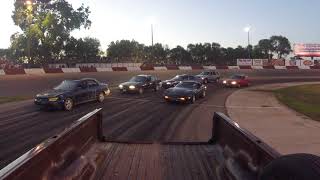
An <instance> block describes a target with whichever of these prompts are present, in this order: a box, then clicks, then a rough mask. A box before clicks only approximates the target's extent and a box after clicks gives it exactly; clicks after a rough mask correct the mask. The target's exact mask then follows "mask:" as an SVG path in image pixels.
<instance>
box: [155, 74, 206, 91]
mask: <svg viewBox="0 0 320 180" xmlns="http://www.w3.org/2000/svg"><path fill="white" fill-rule="evenodd" d="M183 81H197V82H200V83H202V79H201V78H200V77H197V76H194V75H188V74H181V75H176V76H175V77H174V78H172V79H169V80H165V81H163V82H161V87H162V88H164V89H168V88H171V87H174V86H176V85H177V84H179V83H180V82H183Z"/></svg>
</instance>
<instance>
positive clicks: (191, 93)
mask: <svg viewBox="0 0 320 180" xmlns="http://www.w3.org/2000/svg"><path fill="white" fill-rule="evenodd" d="M206 89H207V88H206V86H205V85H203V84H201V83H199V82H196V81H184V82H180V83H179V84H177V85H176V86H175V87H173V88H169V89H167V90H166V91H165V92H164V93H163V98H164V99H165V100H166V101H167V102H189V103H194V102H195V101H196V99H198V98H204V97H205V96H206Z"/></svg>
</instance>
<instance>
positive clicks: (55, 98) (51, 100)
mask: <svg viewBox="0 0 320 180" xmlns="http://www.w3.org/2000/svg"><path fill="white" fill-rule="evenodd" d="M58 99H59V98H58V97H52V98H49V101H50V102H55V101H57V100H58Z"/></svg>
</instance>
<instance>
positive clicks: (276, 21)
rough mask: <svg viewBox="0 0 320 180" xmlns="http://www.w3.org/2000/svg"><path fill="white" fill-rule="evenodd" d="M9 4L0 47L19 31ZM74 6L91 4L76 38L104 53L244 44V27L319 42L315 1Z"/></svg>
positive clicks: (3, 11)
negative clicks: (119, 45) (126, 46)
mask: <svg viewBox="0 0 320 180" xmlns="http://www.w3.org/2000/svg"><path fill="white" fill-rule="evenodd" d="M13 2H14V1H13V0H10V1H7V0H6V1H4V0H2V2H1V6H0V15H1V19H0V23H1V25H2V27H1V28H0V40H1V41H0V48H7V47H8V46H9V44H10V35H11V34H13V33H14V32H17V31H19V28H18V27H16V26H14V24H13V21H12V19H11V15H12V11H13ZM69 2H71V3H72V4H73V6H74V7H75V8H77V7H79V5H81V3H84V4H85V5H88V6H90V10H91V12H92V13H91V15H90V19H91V20H92V22H93V23H92V26H91V28H90V29H89V30H80V31H75V32H73V33H72V34H73V35H74V36H76V37H85V36H90V37H95V38H98V39H99V40H100V42H101V45H102V49H103V50H105V49H106V48H107V45H108V44H109V43H110V42H111V41H115V40H121V39H130V40H131V39H135V40H137V41H139V42H141V43H144V44H147V45H150V44H151V33H150V24H151V23H153V24H154V41H155V42H159V43H162V44H168V45H169V47H174V46H176V45H182V46H184V47H186V46H187V44H188V43H198V42H202V43H203V42H218V43H220V44H221V45H222V46H225V47H228V46H231V47H236V46H237V45H242V46H246V45H247V35H246V33H245V32H244V30H243V29H244V27H246V26H248V25H250V26H251V27H252V32H251V35H252V36H251V38H252V43H253V44H256V43H257V41H258V40H259V39H262V38H269V37H270V36H271V35H284V36H286V37H288V38H289V40H290V41H291V43H298V42H301V43H320V23H319V22H320V21H319V17H320V13H319V7H320V1H319V0H308V1H306V0H281V1H279V0H268V1H260V0H228V1H222V0H220V1H218V0H171V1H170V0H161V1H155V0H149V1H147V0H117V1H111V0H69Z"/></svg>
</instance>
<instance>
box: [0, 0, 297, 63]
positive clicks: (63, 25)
mask: <svg viewBox="0 0 320 180" xmlns="http://www.w3.org/2000/svg"><path fill="white" fill-rule="evenodd" d="M29 2H30V1H29ZM14 7H15V9H14V11H13V15H12V19H13V21H14V23H15V25H17V26H19V27H20V29H21V30H22V33H14V34H13V35H12V36H11V38H10V41H11V45H10V47H9V48H8V49H0V57H3V58H7V59H13V60H16V61H18V62H27V63H30V64H47V63H53V62H64V63H66V62H69V63H86V62H142V63H154V64H208V65H209V64H215V65H219V64H227V65H231V64H234V63H235V60H236V59H237V58H249V57H250V58H257V59H264V58H283V57H285V56H286V55H288V54H289V53H290V52H291V45H290V42H289V40H288V39H287V38H286V37H284V36H272V37H270V38H269V39H262V40H260V41H259V42H258V44H257V45H255V46H252V45H248V46H247V47H242V46H238V47H236V48H232V47H227V48H226V47H222V46H221V45H220V44H219V43H216V42H212V43H209V42H208V43H196V44H189V45H187V47H186V48H184V47H182V46H176V47H174V48H169V47H168V46H167V45H163V44H161V43H156V44H154V45H153V46H148V45H144V44H142V43H139V42H137V41H135V40H118V41H114V42H111V43H110V44H109V45H108V48H107V49H106V50H104V51H102V50H100V47H101V44H100V41H99V40H98V39H96V38H91V37H86V38H79V39H77V38H75V37H72V36H71V32H72V31H73V30H76V29H81V28H85V29H86V28H90V26H91V23H92V22H91V21H90V19H89V15H90V10H89V7H85V6H84V5H82V6H80V7H79V8H77V9H74V8H73V7H72V5H71V4H70V3H69V2H67V1H66V0H59V1H56V0H33V1H32V3H31V4H30V3H28V4H27V3H26V1H24V0H15V2H14Z"/></svg>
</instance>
